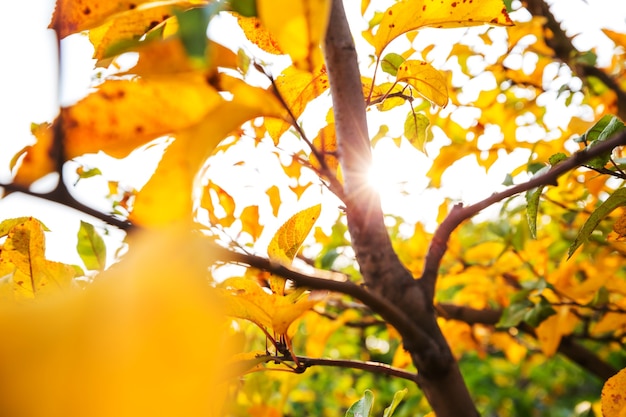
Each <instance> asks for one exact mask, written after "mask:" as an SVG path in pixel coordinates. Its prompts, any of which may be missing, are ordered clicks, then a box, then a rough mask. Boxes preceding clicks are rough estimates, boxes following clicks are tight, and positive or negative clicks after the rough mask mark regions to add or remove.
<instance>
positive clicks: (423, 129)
mask: <svg viewBox="0 0 626 417" xmlns="http://www.w3.org/2000/svg"><path fill="white" fill-rule="evenodd" d="M429 126H430V120H428V117H426V116H424V115H423V114H421V113H414V112H413V111H411V112H409V114H408V115H407V117H406V120H405V121H404V137H406V138H407V140H408V141H409V142H410V143H411V145H413V146H414V147H415V148H416V149H417V150H419V151H421V152H424V151H425V148H424V146H425V145H426V143H427V142H428V141H430V140H431V139H432V135H429V134H428V133H430V132H429V131H428V127H429Z"/></svg>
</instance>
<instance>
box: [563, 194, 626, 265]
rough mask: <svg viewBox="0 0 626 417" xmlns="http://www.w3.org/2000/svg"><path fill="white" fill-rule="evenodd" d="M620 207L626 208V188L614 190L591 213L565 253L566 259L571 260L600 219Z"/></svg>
mask: <svg viewBox="0 0 626 417" xmlns="http://www.w3.org/2000/svg"><path fill="white" fill-rule="evenodd" d="M621 206H626V188H620V189H619V190H616V191H615V192H614V193H613V194H611V195H610V196H609V198H607V199H606V201H604V202H603V203H602V204H600V207H598V208H597V209H596V210H595V211H594V212H593V213H591V215H590V216H589V218H588V219H587V221H586V222H585V224H584V225H583V227H581V229H580V231H579V232H578V235H577V236H576V239H574V242H573V243H572V245H571V246H570V247H569V251H568V252H567V259H569V258H571V257H572V255H573V254H574V252H575V251H576V249H578V247H579V246H580V245H582V244H583V242H585V241H586V240H587V239H588V238H589V235H591V233H592V232H593V231H594V230H596V227H598V224H600V222H601V221H602V219H604V218H605V217H606V216H608V215H609V213H611V212H612V211H613V210H615V209H616V208H618V207H621Z"/></svg>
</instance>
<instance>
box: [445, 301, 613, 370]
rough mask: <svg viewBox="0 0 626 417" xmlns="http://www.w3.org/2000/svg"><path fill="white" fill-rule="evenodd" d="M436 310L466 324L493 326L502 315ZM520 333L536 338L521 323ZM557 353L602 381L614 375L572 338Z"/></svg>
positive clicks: (492, 311) (459, 309)
mask: <svg viewBox="0 0 626 417" xmlns="http://www.w3.org/2000/svg"><path fill="white" fill-rule="evenodd" d="M437 307H438V310H439V311H441V312H442V315H443V316H444V317H445V318H446V319H448V320H458V321H462V322H465V323H467V324H470V325H472V324H485V325H490V326H495V325H496V323H498V321H499V320H500V316H501V315H502V311H501V310H495V309H490V308H485V309H475V308H471V307H466V306H459V305H454V304H446V303H443V304H438V305H437ZM518 328H519V330H521V331H522V332H524V333H526V334H528V335H530V336H532V337H534V338H535V339H536V338H537V334H536V333H535V329H533V328H532V327H530V326H528V325H527V324H525V323H522V324H521V325H520V326H518ZM558 351H559V353H561V354H562V355H564V356H565V357H567V358H569V359H570V360H571V361H572V362H575V363H576V364H578V365H579V366H580V367H581V368H583V369H586V370H587V371H588V372H590V373H592V374H594V375H596V376H597V377H598V378H600V379H601V380H603V381H606V380H607V379H608V378H610V377H611V376H613V375H615V373H616V372H617V369H615V368H614V367H613V366H611V365H610V364H608V363H607V362H605V361H603V360H602V359H600V358H599V357H598V356H597V355H596V354H595V353H593V352H592V351H590V350H589V349H587V348H585V347H584V346H582V345H580V344H579V343H577V342H576V341H575V340H574V338H573V337H572V336H565V337H563V338H562V339H561V343H560V344H559V347H558Z"/></svg>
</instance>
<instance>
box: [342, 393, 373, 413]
mask: <svg viewBox="0 0 626 417" xmlns="http://www.w3.org/2000/svg"><path fill="white" fill-rule="evenodd" d="M373 407H374V394H373V393H372V391H370V390H368V389H366V390H365V392H364V393H363V396H362V397H361V399H360V400H358V401H357V402H355V403H354V404H352V406H350V408H349V409H348V411H346V415H345V417H369V416H370V415H371V413H372V408H373Z"/></svg>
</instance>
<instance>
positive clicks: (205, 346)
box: [0, 231, 229, 417]
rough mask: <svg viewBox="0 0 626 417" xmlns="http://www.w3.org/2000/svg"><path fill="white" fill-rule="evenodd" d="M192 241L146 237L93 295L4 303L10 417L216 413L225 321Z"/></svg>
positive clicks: (203, 250) (202, 255) (2, 357)
mask: <svg viewBox="0 0 626 417" xmlns="http://www.w3.org/2000/svg"><path fill="white" fill-rule="evenodd" d="M209 256H210V252H209V251H208V250H207V247H206V246H205V245H204V244H203V243H201V242H200V241H198V240H194V239H193V238H192V237H191V235H190V234H184V233H179V232H176V233H163V232H162V231H161V232H159V236H156V235H148V236H144V235H139V236H137V237H136V239H135V238H133V240H132V242H131V243H130V253H129V254H128V255H127V256H126V257H124V259H123V260H122V261H121V262H120V263H118V264H117V265H114V266H113V267H112V268H111V269H109V270H108V271H107V272H104V273H103V274H102V275H99V276H98V277H97V278H96V280H95V282H94V283H93V284H91V285H89V286H88V287H87V288H86V289H85V290H72V291H69V290H66V291H59V292H58V293H57V294H54V296H50V297H46V298H42V299H36V300H32V301H30V302H22V303H21V304H18V303H15V302H5V303H3V304H1V305H0V334H1V335H2V341H3V342H2V344H0V384H1V386H2V390H1V392H0V415H3V416H13V417H21V416H28V417H38V416H42V417H43V416H45V417H57V416H58V417H61V416H63V417H65V416H90V417H98V416H102V417H104V416H106V417H110V416H117V417H125V416H129V417H130V416H157V415H160V416H175V415H179V416H212V415H218V414H219V409H220V407H221V404H222V403H223V401H224V400H223V398H224V396H225V389H226V387H225V386H224V384H223V383H222V381H221V379H222V375H224V372H223V370H222V369H221V368H220V366H223V365H222V364H223V363H224V362H225V361H224V355H225V354H226V353H227V351H228V350H229V349H228V348H227V347H226V346H227V343H226V341H225V340H224V337H223V336H222V335H224V334H225V332H224V326H225V322H224V321H223V319H222V315H221V313H220V308H219V307H218V306H217V301H216V299H215V297H214V296H213V294H212V293H211V289H210V287H209V285H208V283H207V267H208V265H209V264H210V258H209Z"/></svg>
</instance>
